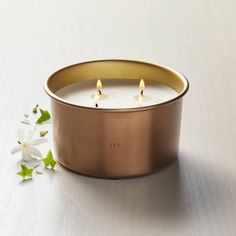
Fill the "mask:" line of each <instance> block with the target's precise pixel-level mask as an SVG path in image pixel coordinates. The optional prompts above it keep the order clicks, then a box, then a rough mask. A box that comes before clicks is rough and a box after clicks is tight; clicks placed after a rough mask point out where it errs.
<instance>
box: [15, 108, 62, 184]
mask: <svg viewBox="0 0 236 236" xmlns="http://www.w3.org/2000/svg"><path fill="white" fill-rule="evenodd" d="M38 110H39V111H40V116H39V117H38V118H37V120H36V121H35V122H31V121H30V119H29V115H28V114H24V120H23V121H21V123H23V124H24V125H27V126H28V127H29V126H30V125H31V124H34V127H33V128H32V129H31V130H29V131H28V132H26V131H25V130H18V131H17V144H18V145H17V146H15V147H14V148H13V149H12V150H11V154H15V153H18V152H21V153H22V159H21V169H20V171H18V172H17V175H19V176H21V177H22V179H23V180H27V179H32V178H33V173H36V174H43V172H42V171H39V170H38V167H39V166H40V164H43V165H44V167H45V168H49V169H53V170H54V168H55V166H56V164H57V162H56V160H55V159H54V158H53V154H52V151H51V150H49V151H48V153H47V155H46V156H43V155H42V153H41V151H40V150H39V149H38V146H39V145H41V144H44V143H46V142H47V139H46V138H45V136H46V135H47V134H48V131H47V130H45V129H43V130H41V131H40V132H38V137H36V134H37V129H38V127H41V126H42V125H43V124H44V123H46V121H49V120H50V119H51V115H50V113H49V112H48V111H47V110H43V109H42V108H39V105H38V104H37V105H36V106H35V107H34V108H33V109H32V113H33V114H34V115H36V114H37V113H38ZM34 161H36V162H37V164H36V165H35V166H34V167H30V166H31V165H32V162H34ZM25 162H27V163H29V165H30V166H27V165H26V163H25Z"/></svg>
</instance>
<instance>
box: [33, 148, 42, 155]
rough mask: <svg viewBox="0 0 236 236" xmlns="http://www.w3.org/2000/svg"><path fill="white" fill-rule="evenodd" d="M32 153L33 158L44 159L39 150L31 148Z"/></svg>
mask: <svg viewBox="0 0 236 236" xmlns="http://www.w3.org/2000/svg"><path fill="white" fill-rule="evenodd" d="M30 153H31V155H33V156H36V157H42V153H41V152H40V151H39V150H38V149H37V148H34V147H31V148H30Z"/></svg>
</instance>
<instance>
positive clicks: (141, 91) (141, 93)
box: [140, 89, 143, 97]
mask: <svg viewBox="0 0 236 236" xmlns="http://www.w3.org/2000/svg"><path fill="white" fill-rule="evenodd" d="M140 94H141V96H142V97H143V89H142V90H141V92H140Z"/></svg>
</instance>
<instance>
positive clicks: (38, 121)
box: [36, 109, 51, 124]
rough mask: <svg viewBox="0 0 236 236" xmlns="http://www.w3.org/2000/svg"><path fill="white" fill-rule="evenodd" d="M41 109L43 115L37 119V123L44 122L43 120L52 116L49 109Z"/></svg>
mask: <svg viewBox="0 0 236 236" xmlns="http://www.w3.org/2000/svg"><path fill="white" fill-rule="evenodd" d="M39 111H40V113H41V116H40V117H39V118H38V120H37V121H36V124H42V123H43V122H45V121H47V120H50V118H51V116H50V114H49V112H48V111H46V110H43V109H39Z"/></svg>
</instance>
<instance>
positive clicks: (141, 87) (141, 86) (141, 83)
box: [139, 79, 145, 97]
mask: <svg viewBox="0 0 236 236" xmlns="http://www.w3.org/2000/svg"><path fill="white" fill-rule="evenodd" d="M139 89H140V94H141V96H142V97H143V93H144V89H145V83H144V80H143V79H141V80H140V83H139Z"/></svg>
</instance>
